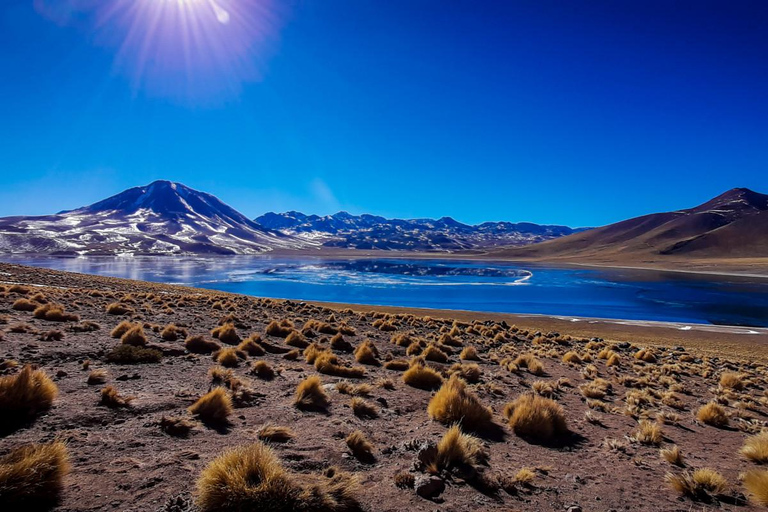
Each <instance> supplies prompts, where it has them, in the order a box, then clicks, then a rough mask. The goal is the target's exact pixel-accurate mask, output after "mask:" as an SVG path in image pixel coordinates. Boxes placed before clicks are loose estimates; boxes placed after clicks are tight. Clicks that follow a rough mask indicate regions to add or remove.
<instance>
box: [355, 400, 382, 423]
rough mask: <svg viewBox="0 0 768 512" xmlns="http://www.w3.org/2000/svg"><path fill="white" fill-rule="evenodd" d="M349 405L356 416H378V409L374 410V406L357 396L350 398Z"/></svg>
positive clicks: (372, 417) (373, 417)
mask: <svg viewBox="0 0 768 512" xmlns="http://www.w3.org/2000/svg"><path fill="white" fill-rule="evenodd" d="M349 406H350V407H351V408H352V412H353V413H354V414H355V416H357V417H358V418H365V419H375V418H378V417H379V411H378V410H376V407H374V406H373V405H372V404H371V403H370V402H367V401H365V400H363V399H362V398H360V397H358V396H356V397H354V398H352V401H351V402H350V403H349Z"/></svg>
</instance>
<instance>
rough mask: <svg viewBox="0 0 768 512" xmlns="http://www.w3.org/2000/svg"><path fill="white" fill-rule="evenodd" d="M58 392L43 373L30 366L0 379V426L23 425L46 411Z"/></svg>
mask: <svg viewBox="0 0 768 512" xmlns="http://www.w3.org/2000/svg"><path fill="white" fill-rule="evenodd" d="M58 393H59V389H58V388H57V387H56V384H54V382H53V381H52V380H51V379H50V377H48V375H46V373H45V372H44V371H42V370H33V369H32V367H31V366H29V365H27V366H25V367H24V368H23V369H22V370H21V371H20V372H19V373H17V374H16V375H8V376H6V377H2V378H0V427H2V426H3V425H7V426H11V425H15V424H19V423H23V422H25V421H28V420H30V419H32V418H34V417H35V416H37V415H38V414H39V413H41V412H43V411H46V410H48V409H49V408H50V407H51V404H53V400H54V399H55V398H56V396H57V395H58Z"/></svg>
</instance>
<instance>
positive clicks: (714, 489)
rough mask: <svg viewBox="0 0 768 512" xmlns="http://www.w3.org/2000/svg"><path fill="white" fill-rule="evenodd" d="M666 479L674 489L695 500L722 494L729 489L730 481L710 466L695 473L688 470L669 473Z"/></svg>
mask: <svg viewBox="0 0 768 512" xmlns="http://www.w3.org/2000/svg"><path fill="white" fill-rule="evenodd" d="M666 480H667V483H668V484H669V485H670V486H671V487H672V489H674V490H676V491H677V492H679V493H680V494H683V495H685V496H688V497H690V498H693V499H695V500H699V499H707V498H708V497H709V496H710V495H720V494H723V493H724V492H725V491H726V490H727V489H728V481H727V480H726V479H725V478H724V477H723V476H722V475H721V474H720V473H718V472H717V471H714V470H712V469H709V468H704V469H697V470H696V471H694V472H693V473H690V472H688V471H686V472H684V473H681V474H679V475H675V474H672V473H667V475H666Z"/></svg>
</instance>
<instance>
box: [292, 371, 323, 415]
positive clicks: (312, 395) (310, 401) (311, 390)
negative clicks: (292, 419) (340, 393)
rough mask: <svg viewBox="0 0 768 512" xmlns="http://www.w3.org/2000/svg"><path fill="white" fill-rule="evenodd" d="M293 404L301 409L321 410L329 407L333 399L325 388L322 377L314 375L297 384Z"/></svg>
mask: <svg viewBox="0 0 768 512" xmlns="http://www.w3.org/2000/svg"><path fill="white" fill-rule="evenodd" d="M293 404H294V405H295V406H296V407H298V408H299V409H314V410H321V409H327V408H328V406H329V405H330V404H331V400H330V398H328V395H327V394H326V392H325V390H323V385H322V381H321V380H320V377H318V376H317V375H312V376H310V377H307V378H306V379H304V380H303V381H301V382H300V383H299V385H298V386H297V388H296V395H295V397H294V400H293Z"/></svg>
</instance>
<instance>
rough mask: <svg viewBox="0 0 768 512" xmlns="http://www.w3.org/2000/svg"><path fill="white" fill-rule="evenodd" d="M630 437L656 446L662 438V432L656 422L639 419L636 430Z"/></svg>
mask: <svg viewBox="0 0 768 512" xmlns="http://www.w3.org/2000/svg"><path fill="white" fill-rule="evenodd" d="M632 439H633V440H635V441H637V442H638V443H641V444H650V445H654V446H658V445H660V444H661V442H662V441H663V440H664V434H663V433H662V432H661V427H660V426H659V425H658V423H654V422H652V421H649V420H641V421H640V423H639V424H638V427H637V430H635V432H634V433H633V434H632Z"/></svg>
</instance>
